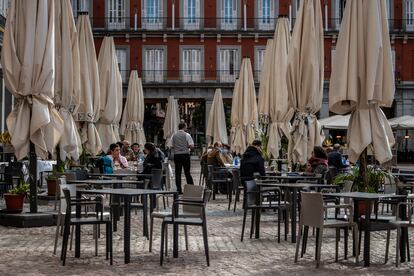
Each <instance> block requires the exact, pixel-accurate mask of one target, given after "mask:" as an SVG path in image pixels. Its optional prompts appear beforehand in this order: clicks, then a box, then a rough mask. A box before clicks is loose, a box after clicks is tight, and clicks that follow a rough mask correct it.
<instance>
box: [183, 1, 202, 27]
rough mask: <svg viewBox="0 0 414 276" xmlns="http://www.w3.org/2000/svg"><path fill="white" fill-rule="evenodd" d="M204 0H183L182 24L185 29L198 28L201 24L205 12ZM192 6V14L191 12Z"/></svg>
mask: <svg viewBox="0 0 414 276" xmlns="http://www.w3.org/2000/svg"><path fill="white" fill-rule="evenodd" d="M203 6H204V1H203V0H181V2H180V12H181V14H182V18H181V22H182V23H181V24H182V26H183V29H185V30H198V29H200V26H201V17H202V16H201V14H203V9H202V7H203ZM190 7H191V10H192V14H189V9H190Z"/></svg>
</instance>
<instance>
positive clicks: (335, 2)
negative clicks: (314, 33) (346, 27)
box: [331, 0, 346, 30]
mask: <svg viewBox="0 0 414 276" xmlns="http://www.w3.org/2000/svg"><path fill="white" fill-rule="evenodd" d="M345 6H346V0H332V18H331V20H332V28H333V29H334V30H339V28H340V26H341V21H342V17H343V15H344V11H345Z"/></svg>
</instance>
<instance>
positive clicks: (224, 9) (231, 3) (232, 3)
mask: <svg viewBox="0 0 414 276" xmlns="http://www.w3.org/2000/svg"><path fill="white" fill-rule="evenodd" d="M220 1H221V5H220V15H219V17H220V26H221V28H222V29H223V30H235V29H237V21H238V20H237V19H238V18H237V15H238V5H237V2H238V1H237V0H220Z"/></svg>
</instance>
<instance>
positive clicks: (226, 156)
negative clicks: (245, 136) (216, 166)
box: [223, 144, 233, 164]
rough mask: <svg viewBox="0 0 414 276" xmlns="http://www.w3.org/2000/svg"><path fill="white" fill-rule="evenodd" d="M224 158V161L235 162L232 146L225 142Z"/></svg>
mask: <svg viewBox="0 0 414 276" xmlns="http://www.w3.org/2000/svg"><path fill="white" fill-rule="evenodd" d="M223 159H224V163H227V164H233V155H232V154H231V151H230V146H229V145H227V144H223Z"/></svg>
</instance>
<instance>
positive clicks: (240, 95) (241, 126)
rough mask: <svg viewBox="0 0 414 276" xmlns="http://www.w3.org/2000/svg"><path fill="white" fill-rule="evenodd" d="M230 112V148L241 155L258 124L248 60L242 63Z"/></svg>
mask: <svg viewBox="0 0 414 276" xmlns="http://www.w3.org/2000/svg"><path fill="white" fill-rule="evenodd" d="M231 112H232V115H231V118H232V143H231V144H232V145H231V147H232V150H233V151H234V152H236V153H243V152H244V151H245V149H246V146H247V145H248V144H250V143H251V142H253V140H254V138H255V130H256V127H257V123H258V122H257V121H258V114H257V102H256V89H255V87H254V79H253V71H252V65H251V63H250V59H249V58H244V59H243V61H242V65H241V70H240V76H239V79H238V80H237V81H236V84H235V89H234V92H233V103H232V111H231Z"/></svg>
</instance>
